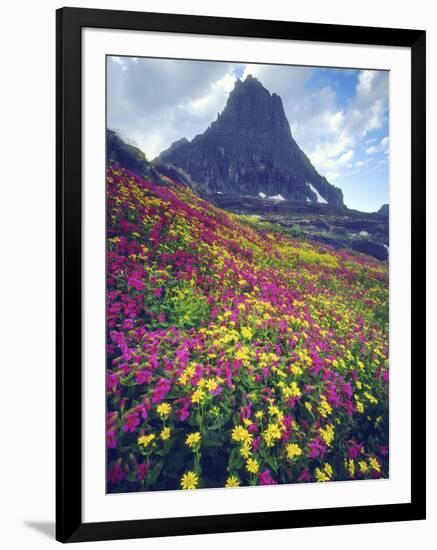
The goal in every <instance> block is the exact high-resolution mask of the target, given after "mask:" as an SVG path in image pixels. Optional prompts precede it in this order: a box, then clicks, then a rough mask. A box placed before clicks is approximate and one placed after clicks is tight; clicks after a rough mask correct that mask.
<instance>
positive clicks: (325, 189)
mask: <svg viewBox="0 0 437 550" xmlns="http://www.w3.org/2000/svg"><path fill="white" fill-rule="evenodd" d="M155 163H158V164H167V165H173V166H176V167H177V168H180V169H182V170H183V171H184V172H186V173H187V174H188V175H189V176H190V178H191V180H192V181H193V184H194V186H195V188H196V190H197V191H198V192H200V193H202V194H210V195H214V194H217V193H224V194H230V195H239V196H243V195H248V196H258V194H259V193H263V194H264V195H266V196H277V195H281V196H282V197H283V198H284V199H292V200H298V201H306V202H309V201H311V202H313V203H316V202H323V201H324V200H325V201H326V202H327V203H328V204H332V205H338V206H342V205H343V195H342V192H341V190H340V189H338V188H336V187H334V186H333V185H331V184H330V183H329V182H328V181H327V180H326V179H325V178H324V177H322V176H320V174H318V172H317V171H316V170H315V168H314V167H313V166H312V164H311V162H310V160H309V159H308V157H307V156H306V155H305V154H304V153H303V151H302V150H301V149H300V148H299V146H298V145H297V143H296V142H295V141H294V139H293V137H292V135H291V130H290V125H289V123H288V121H287V118H286V116H285V112H284V108H283V105H282V100H281V98H280V97H279V96H278V95H276V94H270V93H269V92H268V90H266V89H265V88H264V87H263V86H262V84H261V83H260V82H259V81H258V80H257V79H256V78H253V77H251V76H248V77H247V78H246V80H245V81H244V82H241V81H240V80H237V82H236V84H235V87H234V89H233V91H232V92H231V94H230V95H229V98H228V101H227V104H226V107H225V109H224V111H223V112H222V113H221V114H219V115H218V118H217V120H216V121H214V122H213V123H212V124H211V126H210V127H209V128H208V129H207V130H206V131H205V132H204V133H203V134H201V135H198V136H196V137H195V138H194V139H193V140H192V141H191V142H189V141H188V140H186V139H185V138H183V139H181V140H179V141H177V142H175V143H174V144H172V146H171V147H170V148H169V149H167V150H166V151H163V152H162V153H161V154H160V155H159V157H158V158H157V159H155ZM311 186H312V187H313V189H312V188H311ZM314 190H316V191H317V193H318V194H319V196H318V194H317V193H316V192H315V191H314Z"/></svg>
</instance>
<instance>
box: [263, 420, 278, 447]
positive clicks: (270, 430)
mask: <svg viewBox="0 0 437 550" xmlns="http://www.w3.org/2000/svg"><path fill="white" fill-rule="evenodd" d="M262 436H263V439H264V441H265V442H266V445H267V447H273V445H274V444H275V441H276V440H277V439H281V437H282V434H281V429H280V427H279V425H278V424H269V425H268V426H267V429H266V430H265V432H263V434H262Z"/></svg>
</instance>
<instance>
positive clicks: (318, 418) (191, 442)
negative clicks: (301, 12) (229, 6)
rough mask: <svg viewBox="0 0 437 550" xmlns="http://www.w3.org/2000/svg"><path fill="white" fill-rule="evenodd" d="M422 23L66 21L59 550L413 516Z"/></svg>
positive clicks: (419, 365) (420, 470) (60, 21)
mask: <svg viewBox="0 0 437 550" xmlns="http://www.w3.org/2000/svg"><path fill="white" fill-rule="evenodd" d="M424 319H425V32H424V31H419V30H405V29H383V28H364V27H349V26H338V25H321V24H313V23H311V24H310V23H291V22H285V21H259V20H244V19H227V18H213V17H198V16H185V15H169V14H157V13H134V12H122V11H106V10H87V9H76V8H63V9H60V10H58V12H57V539H58V540H60V541H62V542H75V541H89V540H104V539H122V538H134V537H154V536H165V535H180V534H194V533H209V532H224V531H247V530H255V529H260V528H263V529H264V528H268V529H278V528H290V527H304V526H318V525H335V524H347V523H365V522H383V521H400V520H412V519H424V518H425V331H424V328H423V327H424Z"/></svg>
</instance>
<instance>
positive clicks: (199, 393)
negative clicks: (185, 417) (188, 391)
mask: <svg viewBox="0 0 437 550" xmlns="http://www.w3.org/2000/svg"><path fill="white" fill-rule="evenodd" d="M205 396H206V394H205V392H204V391H203V390H196V391H195V392H193V395H192V396H191V402H192V403H203V401H204V400H205Z"/></svg>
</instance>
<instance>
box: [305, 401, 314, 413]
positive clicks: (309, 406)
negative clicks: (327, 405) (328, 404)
mask: <svg viewBox="0 0 437 550" xmlns="http://www.w3.org/2000/svg"><path fill="white" fill-rule="evenodd" d="M305 408H306V410H307V411H308V412H312V410H313V406H312V405H311V403H310V402H309V401H305Z"/></svg>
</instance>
